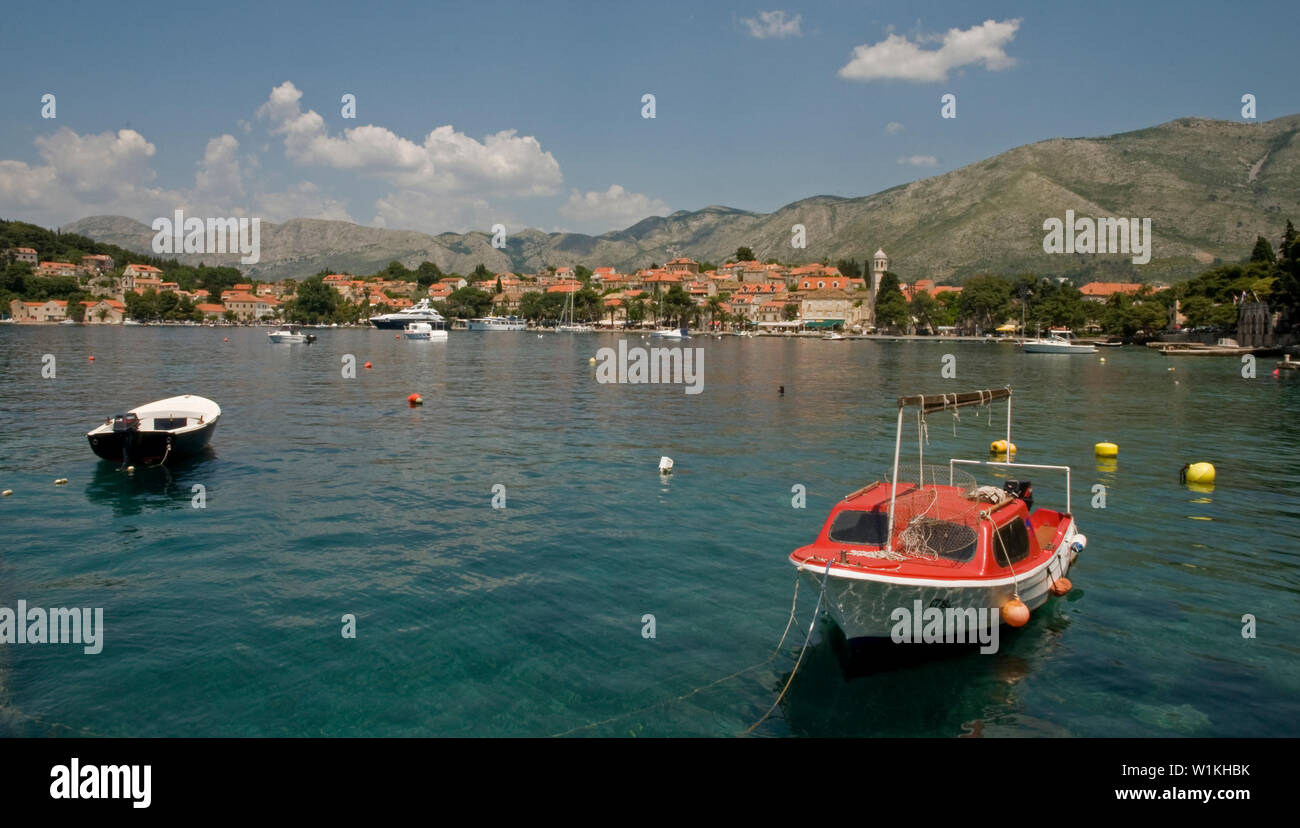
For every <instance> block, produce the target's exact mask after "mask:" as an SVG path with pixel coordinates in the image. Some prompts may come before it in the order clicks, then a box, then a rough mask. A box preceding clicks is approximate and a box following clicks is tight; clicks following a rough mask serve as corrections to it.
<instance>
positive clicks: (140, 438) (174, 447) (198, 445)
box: [86, 394, 221, 466]
mask: <svg viewBox="0 0 1300 828" xmlns="http://www.w3.org/2000/svg"><path fill="white" fill-rule="evenodd" d="M220 418H221V406H219V405H217V404H216V403H215V402H213V401H212V400H209V399H207V398H206V397H199V396H195V395H192V394H185V395H183V396H180V397H168V398H167V399H165V400H158V401H156V402H151V403H146V404H145V405H142V406H139V407H137V408H133V409H131V410H130V411H128V412H126V413H125V414H118V415H116V416H113V417H109V418H108V419H106V420H105V421H104V422H103V423H101V424H100V425H99V426H96V427H95V428H93V429H91V430H90V431H88V432H87V433H86V439H87V440H89V441H90V448H91V450H93V451H94V452H95V454H98V455H99V456H100V457H102V458H104V459H105V460H112V461H114V462H120V463H122V464H123V465H141V466H150V465H155V464H156V465H162V464H164V463H166V462H167V461H168V460H172V459H176V458H179V457H185V456H188V455H192V454H197V453H198V452H200V451H202V450H203V449H204V448H206V447H207V446H208V443H209V442H210V441H211V439H212V434H213V432H215V431H216V430H217V421H218V420H219V419H220Z"/></svg>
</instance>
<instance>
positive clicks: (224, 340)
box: [221, 336, 230, 342]
mask: <svg viewBox="0 0 1300 828" xmlns="http://www.w3.org/2000/svg"><path fill="white" fill-rule="evenodd" d="M221 341H222V342H229V341H230V337H228V336H226V337H222V339H221Z"/></svg>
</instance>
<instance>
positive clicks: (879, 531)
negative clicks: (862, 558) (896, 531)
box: [830, 509, 889, 546]
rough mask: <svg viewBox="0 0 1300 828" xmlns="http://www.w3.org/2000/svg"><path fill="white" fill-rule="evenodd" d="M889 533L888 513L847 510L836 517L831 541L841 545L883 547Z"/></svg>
mask: <svg viewBox="0 0 1300 828" xmlns="http://www.w3.org/2000/svg"><path fill="white" fill-rule="evenodd" d="M888 531H889V514H888V513H887V512H864V511H861V510H857V509H845V510H844V511H843V512H840V513H839V514H838V515H836V516H835V522H834V523H832V524H831V531H830V539H831V540H833V541H838V542H840V543H863V544H870V545H872V546H881V545H883V544H884V543H885V533H886V532H888Z"/></svg>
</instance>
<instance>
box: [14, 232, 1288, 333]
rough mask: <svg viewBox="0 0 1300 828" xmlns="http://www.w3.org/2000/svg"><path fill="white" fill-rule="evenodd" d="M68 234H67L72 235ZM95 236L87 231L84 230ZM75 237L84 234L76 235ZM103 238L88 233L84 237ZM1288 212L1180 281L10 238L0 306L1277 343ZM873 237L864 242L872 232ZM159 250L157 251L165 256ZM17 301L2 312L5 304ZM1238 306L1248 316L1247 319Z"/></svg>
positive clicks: (155, 314)
mask: <svg viewBox="0 0 1300 828" xmlns="http://www.w3.org/2000/svg"><path fill="white" fill-rule="evenodd" d="M65 238H66V237H65ZM84 242H87V243H89V240H84ZM79 243H81V242H79ZM90 245H93V243H89V244H84V245H83V249H84V247H85V246H90ZM1297 246H1298V245H1297V244H1296V241H1295V235H1294V231H1293V230H1292V229H1291V226H1290V225H1289V224H1288V227H1287V232H1286V234H1285V235H1284V237H1283V239H1282V242H1281V245H1280V250H1281V251H1282V255H1281V256H1280V257H1279V256H1278V255H1277V254H1275V253H1274V252H1273V249H1272V246H1271V245H1270V243H1269V242H1267V240H1265V239H1264V238H1263V237H1260V238H1259V240H1258V242H1257V245H1256V248H1255V250H1254V251H1252V252H1251V254H1250V257H1249V259H1243V260H1242V261H1241V262H1240V263H1237V264H1220V263H1216V264H1217V266H1216V267H1212V268H1211V269H1209V270H1207V271H1206V272H1205V273H1203V274H1202V275H1200V276H1198V277H1195V278H1193V279H1191V280H1189V281H1185V282H1181V283H1179V284H1177V285H1175V286H1173V287H1171V286H1169V285H1166V284H1163V283H1153V282H1145V283H1143V282H1111V281H1087V282H1084V283H1083V284H1080V285H1075V284H1074V282H1073V281H1072V280H1070V279H1068V278H1065V277H1060V276H1053V277H1046V276H1043V277H1038V276H1034V275H1032V274H1019V275H1016V276H1004V275H996V274H979V275H974V276H970V277H967V278H966V279H965V280H964V281H963V283H962V284H960V285H954V284H937V283H936V282H935V280H932V279H925V278H917V279H914V280H910V281H909V280H908V279H907V278H906V276H905V275H904V276H900V275H899V274H896V273H895V272H893V271H892V270H891V269H890V259H889V256H888V254H887V253H886V252H885V251H884V250H883V249H880V248H877V249H876V251H875V253H874V254H872V255H871V256H870V257H869V258H867V259H865V260H862V261H858V260H853V259H841V260H839V261H838V262H836V263H834V264H832V263H830V262H828V261H822V262H820V263H808V264H783V263H781V262H778V261H775V260H772V259H768V260H766V261H759V260H758V258H757V257H756V256H755V255H754V254H753V251H752V250H751V249H750V248H748V247H740V248H738V249H737V250H736V253H735V255H734V256H731V257H728V258H727V259H726V260H725V261H724V262H723V263H721V264H712V263H709V262H701V261H696V260H695V259H692V258H689V257H685V256H678V257H677V258H673V259H671V260H670V261H667V262H666V263H665V264H663V265H660V264H658V263H651V264H650V265H649V266H648V267H645V268H640V269H636V270H634V271H632V272H627V273H624V272H620V271H619V270H618V269H617V268H614V267H608V266H598V267H595V268H594V269H589V268H587V267H585V266H582V265H572V266H560V267H550V266H548V267H544V268H541V269H540V270H538V271H537V272H535V273H520V272H499V273H494V272H492V271H490V270H488V269H487V268H485V267H484V266H483V265H481V264H480V265H479V266H478V267H477V268H475V270H474V271H473V272H472V273H470V274H469V275H466V276H461V275H458V274H445V273H443V272H442V271H441V270H440V269H439V268H438V267H437V266H436V265H435V264H433V263H431V262H423V263H421V264H420V265H419V266H417V267H416V268H414V269H411V268H408V267H406V266H405V265H403V264H401V263H400V262H391V263H390V264H389V265H388V266H387V267H386V268H384V269H382V270H381V271H379V272H378V273H375V274H370V275H357V274H352V273H330V272H328V271H322V272H320V273H317V274H316V275H315V276H312V277H310V278H307V279H303V280H301V281H298V280H294V279H283V280H280V281H257V280H253V279H249V280H248V281H244V279H245V278H247V277H246V276H244V274H243V273H241V272H240V271H239V270H236V269H235V268H230V267H203V266H199V267H197V268H196V267H187V266H182V265H179V264H177V263H175V262H167V261H162V260H153V261H155V262H157V263H156V264H147V263H143V262H139V261H132V260H131V258H130V257H131V254H130V253H128V252H127V251H124V250H121V249H120V248H111V250H112V251H114V252H116V253H118V254H120V255H122V256H123V257H127V258H126V260H125V261H118V260H115V258H114V256H112V255H108V254H107V253H104V252H102V250H103V249H105V248H103V247H100V248H99V249H100V250H101V252H96V253H86V254H78V255H76V256H72V255H68V252H69V250H70V249H71V250H74V251H75V250H76V249H77V248H68V247H66V246H65V247H64V250H63V255H62V257H61V258H63V259H68V260H67V261H64V260H57V259H52V258H42V255H41V252H40V251H39V250H38V249H37V248H35V247H31V246H10V247H6V248H4V250H3V251H2V252H0V265H3V270H2V271H0V272H2V273H3V277H4V281H3V283H0V316H5V317H7V318H6V319H5V320H4V321H7V322H13V323H20V324H40V323H46V324H57V323H65V324H68V323H73V322H76V323H82V324H88V325H120V324H131V323H132V322H142V323H148V322H164V323H165V322H171V323H182V324H203V323H207V324H277V323H283V322H294V323H305V324H321V323H327V324H328V323H334V324H340V325H350V324H360V325H365V324H366V323H367V320H368V319H369V318H370V317H371V316H378V315H380V314H385V313H391V312H394V311H400V310H402V309H404V308H409V307H412V306H413V305H415V304H416V303H418V302H421V301H428V302H429V303H430V304H432V305H433V307H435V308H437V309H438V310H439V311H441V312H442V313H443V314H444V315H445V316H446V317H447V318H448V319H450V320H453V327H456V326H458V324H459V322H460V321H463V320H466V319H470V318H477V317H483V316H487V315H489V314H491V315H500V316H517V317H519V318H521V319H524V320H526V321H527V322H529V323H530V324H532V325H534V326H538V327H548V326H550V325H553V324H555V323H556V322H557V321H560V320H562V318H563V317H564V315H565V313H566V308H567V313H568V314H569V316H570V318H571V319H572V320H573V321H576V322H582V323H587V324H590V325H591V326H592V327H593V328H597V329H600V328H603V329H616V328H627V327H662V326H672V327H691V328H695V329H700V330H710V331H715V332H748V333H758V334H796V333H802V334H825V333H828V332H842V333H845V334H849V335H854V334H866V335H870V334H884V335H937V336H944V335H975V336H982V335H994V336H1012V335H1019V336H1027V335H1030V334H1033V333H1036V332H1038V331H1040V330H1048V329H1052V328H1058V329H1070V330H1073V331H1077V332H1078V333H1080V334H1083V335H1093V336H1098V335H1105V336H1112V337H1120V338H1125V339H1143V338H1147V339H1149V338H1154V337H1155V336H1157V335H1159V334H1160V333H1161V332H1162V331H1170V330H1178V329H1182V328H1200V329H1204V330H1207V331H1210V330H1214V331H1228V330H1233V329H1236V328H1238V327H1248V328H1249V330H1250V331H1251V332H1253V334H1257V335H1256V336H1253V339H1258V340H1259V343H1260V344H1272V339H1273V332H1274V330H1275V329H1276V327H1277V326H1278V325H1279V324H1282V322H1283V318H1282V317H1289V311H1288V309H1289V308H1290V305H1291V304H1292V302H1291V299H1293V298H1294V297H1292V296H1291V295H1290V294H1291V293H1292V290H1291V288H1290V287H1289V286H1290V285H1292V283H1293V282H1294V281H1295V279H1294V276H1293V274H1292V273H1291V270H1292V269H1294V266H1295V265H1294V261H1293V260H1294V258H1295V251H1296V249H1297ZM868 249H869V248H868ZM159 265H162V267H159ZM6 311H7V313H6ZM1243 320H1246V322H1245V323H1243Z"/></svg>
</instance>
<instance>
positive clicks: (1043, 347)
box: [1020, 330, 1097, 354]
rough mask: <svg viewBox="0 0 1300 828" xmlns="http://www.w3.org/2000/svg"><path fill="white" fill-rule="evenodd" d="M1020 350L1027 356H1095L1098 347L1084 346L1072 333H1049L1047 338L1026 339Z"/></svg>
mask: <svg viewBox="0 0 1300 828" xmlns="http://www.w3.org/2000/svg"><path fill="white" fill-rule="evenodd" d="M1020 350H1022V351H1024V352H1025V353H1027V354H1095V353H1097V346H1096V345H1091V344H1083V343H1081V342H1079V341H1078V340H1076V339H1075V338H1074V334H1073V333H1072V332H1071V331H1066V330H1057V331H1049V332H1048V335H1047V337H1046V338H1037V339H1026V340H1025V341H1024V342H1022V343H1020Z"/></svg>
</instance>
